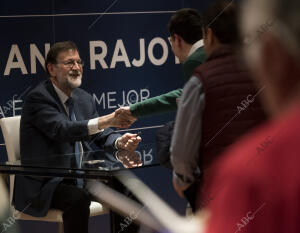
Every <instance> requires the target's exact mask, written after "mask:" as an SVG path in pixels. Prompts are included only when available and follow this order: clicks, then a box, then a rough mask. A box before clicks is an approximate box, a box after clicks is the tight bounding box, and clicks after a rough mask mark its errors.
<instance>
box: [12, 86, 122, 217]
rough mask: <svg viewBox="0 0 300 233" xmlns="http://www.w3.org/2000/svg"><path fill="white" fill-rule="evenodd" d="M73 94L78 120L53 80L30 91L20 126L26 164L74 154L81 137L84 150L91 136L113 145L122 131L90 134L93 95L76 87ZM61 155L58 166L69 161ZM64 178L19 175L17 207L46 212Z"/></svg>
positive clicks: (94, 114) (106, 145)
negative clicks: (76, 142) (70, 117)
mask: <svg viewBox="0 0 300 233" xmlns="http://www.w3.org/2000/svg"><path fill="white" fill-rule="evenodd" d="M72 97H73V99H74V112H75V115H76V120H77V121H76V122H72V121H70V120H69V117H68V115H67V113H66V111H65V108H64V106H63V105H62V103H61V101H60V99H59V97H58V95H57V93H56V91H55V89H54V87H53V85H52V83H51V81H50V80H46V81H44V82H42V83H41V84H39V85H38V86H37V87H36V88H34V89H33V90H32V91H31V92H30V93H29V94H28V96H27V98H26V101H25V103H24V105H23V111H22V116H21V126H20V152H21V162H22V163H23V164H26V163H27V162H28V161H31V162H32V161H47V160H49V158H50V157H51V156H53V155H66V154H72V153H74V142H75V141H81V142H82V145H83V148H84V150H85V151H87V150H90V147H89V146H88V142H90V141H92V140H93V142H94V143H95V144H96V145H97V146H98V147H101V148H104V149H111V150H112V149H113V144H114V142H115V140H116V139H117V138H118V137H119V136H120V135H119V134H115V133H113V131H112V130H111V129H109V128H108V129H105V130H104V131H103V132H102V133H98V134H96V135H92V136H89V135H88V127H87V124H88V120H90V119H93V118H95V117H98V113H97V111H96V108H95V104H94V101H93V98H92V96H91V95H89V94H88V93H87V92H85V91H84V90H82V89H80V88H77V89H75V90H74V91H73V92H72ZM60 157H61V159H60V160H57V165H58V166H66V165H67V166H68V165H70V164H68V163H71V161H70V160H68V159H63V158H64V156H60ZM65 157H66V158H70V156H65ZM73 161H74V160H73ZM62 163H63V164H62ZM61 181H62V178H41V177H28V176H26V177H25V176H16V179H15V186H14V195H13V203H14V205H15V208H16V209H17V210H19V211H23V210H24V208H26V209H25V211H24V212H25V213H27V214H30V215H33V216H37V217H40V216H45V215H46V214H47V211H48V209H49V206H50V204H51V199H52V195H53V192H54V190H55V188H56V186H57V184H58V183H59V182H61ZM62 198H68V197H62Z"/></svg>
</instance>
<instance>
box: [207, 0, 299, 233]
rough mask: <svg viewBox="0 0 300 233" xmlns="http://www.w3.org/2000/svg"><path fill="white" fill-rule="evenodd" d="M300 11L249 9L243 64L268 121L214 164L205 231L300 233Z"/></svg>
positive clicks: (292, 2)
mask: <svg viewBox="0 0 300 233" xmlns="http://www.w3.org/2000/svg"><path fill="white" fill-rule="evenodd" d="M299 11H300V1H299V0H286V1H282V0H246V1H245V2H244V4H243V8H242V15H241V31H242V34H243V35H244V36H245V38H246V45H245V46H244V49H243V50H244V54H245V56H244V57H245V60H246V63H247V64H248V66H249V68H250V69H251V70H252V73H253V78H254V79H255V80H256V81H257V82H258V83H259V84H260V85H264V86H265V89H264V91H263V92H262V97H263V104H264V106H265V109H266V110H268V113H269V116H270V119H269V121H268V122H267V123H265V124H264V125H263V126H261V127H259V128H258V129H257V130H255V131H254V132H252V133H251V134H249V135H247V136H246V137H244V138H243V139H242V140H241V141H240V142H239V143H237V144H235V145H234V146H233V147H232V148H231V149H230V150H228V151H227V152H226V154H225V155H224V156H222V158H221V159H220V160H219V161H218V162H217V163H216V164H215V166H214V170H216V171H217V174H215V175H214V178H213V180H212V183H210V184H207V185H206V188H207V190H209V192H210V193H211V195H212V200H211V201H210V204H209V208H208V209H209V211H210V219H209V222H208V228H207V230H206V231H205V232H208V233H220V232H222V233H233V232H245V233H246V232H249V233H256V232H264V233H274V232H276V233H287V232H293V233H296V232H300V221H299V219H300V202H299V200H300V169H299V164H300V156H299V155H300V143H299V138H300V124H299V119H300V79H299V77H300V14H299Z"/></svg>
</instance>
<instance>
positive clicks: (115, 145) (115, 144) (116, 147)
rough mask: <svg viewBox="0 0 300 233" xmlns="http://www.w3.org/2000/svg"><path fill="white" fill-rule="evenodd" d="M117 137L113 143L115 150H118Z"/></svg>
mask: <svg viewBox="0 0 300 233" xmlns="http://www.w3.org/2000/svg"><path fill="white" fill-rule="evenodd" d="M119 139H120V138H117V139H116V141H115V143H114V147H115V149H116V150H119V148H118V140H119Z"/></svg>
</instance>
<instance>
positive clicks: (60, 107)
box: [45, 79, 76, 119]
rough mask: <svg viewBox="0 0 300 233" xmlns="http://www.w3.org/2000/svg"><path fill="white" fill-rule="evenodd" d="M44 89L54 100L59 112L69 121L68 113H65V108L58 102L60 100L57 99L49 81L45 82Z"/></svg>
mask: <svg viewBox="0 0 300 233" xmlns="http://www.w3.org/2000/svg"><path fill="white" fill-rule="evenodd" d="M45 88H46V89H47V91H48V92H49V93H50V95H51V96H52V97H53V98H54V99H55V101H56V103H57V105H58V107H59V109H60V111H61V112H63V113H64V114H65V115H66V117H67V118H68V119H69V116H68V113H67V112H66V109H65V107H64V106H63V104H62V102H61V101H60V99H59V97H58V95H57V93H56V91H55V89H54V87H53V84H52V82H51V81H50V79H48V80H46V81H45ZM75 114H76V113H75Z"/></svg>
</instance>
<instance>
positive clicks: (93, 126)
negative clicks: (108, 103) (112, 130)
mask: <svg viewBox="0 0 300 233" xmlns="http://www.w3.org/2000/svg"><path fill="white" fill-rule="evenodd" d="M88 131H89V135H93V134H96V133H100V132H103V131H104V129H101V130H100V129H99V128H98V118H94V119H91V120H89V121H88Z"/></svg>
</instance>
